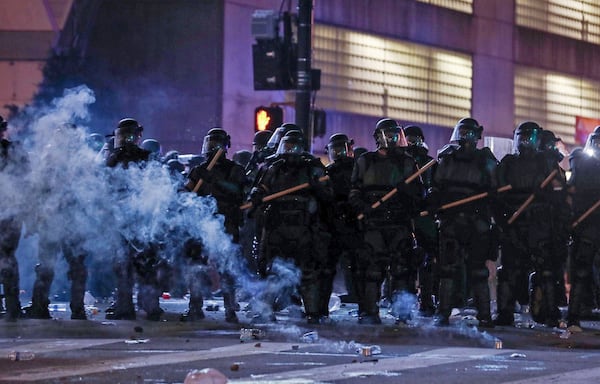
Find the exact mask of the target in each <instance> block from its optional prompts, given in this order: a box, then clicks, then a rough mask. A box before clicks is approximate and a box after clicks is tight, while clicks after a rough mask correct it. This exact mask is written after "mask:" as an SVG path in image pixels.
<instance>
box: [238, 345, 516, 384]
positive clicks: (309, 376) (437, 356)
mask: <svg viewBox="0 0 600 384" xmlns="http://www.w3.org/2000/svg"><path fill="white" fill-rule="evenodd" d="M505 353H511V351H510V350H506V349H486V348H440V349H434V350H431V351H427V352H420V353H414V354H411V355H408V356H402V357H392V358H381V359H378V360H377V362H376V363H375V362H373V363H371V364H369V363H368V362H363V363H361V364H356V363H349V364H339V365H329V366H326V367H319V368H310V369H299V370H294V371H287V372H279V373H273V374H268V375H252V378H248V379H241V380H230V382H231V383H236V384H242V383H254V384H256V383H262V384H266V383H286V382H290V380H302V381H300V382H301V383H307V384H308V383H317V382H322V381H335V380H343V379H349V378H356V377H368V376H397V372H399V371H403V370H407V369H415V368H424V367H431V366H434V365H442V364H452V363H460V362H464V361H469V360H477V359H485V358H488V357H492V356H495V355H499V354H505ZM375 357H376V356H375ZM296 382H298V381H296Z"/></svg>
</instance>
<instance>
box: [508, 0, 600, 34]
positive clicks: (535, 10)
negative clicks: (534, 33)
mask: <svg viewBox="0 0 600 384" xmlns="http://www.w3.org/2000/svg"><path fill="white" fill-rule="evenodd" d="M516 23H517V25H520V26H523V27H528V28H533V29H538V30H541V31H546V32H549V33H554V34H557V35H562V36H567V37H570V38H573V39H577V40H583V41H588V42H590V43H594V44H600V2H598V0H545V1H541V0H516Z"/></svg>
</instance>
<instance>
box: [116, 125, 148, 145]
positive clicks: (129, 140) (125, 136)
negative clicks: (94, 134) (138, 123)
mask: <svg viewBox="0 0 600 384" xmlns="http://www.w3.org/2000/svg"><path fill="white" fill-rule="evenodd" d="M141 139H142V131H141V130H137V129H128V128H117V130H116V132H115V148H121V147H124V146H125V145H139V144H140V141H141Z"/></svg>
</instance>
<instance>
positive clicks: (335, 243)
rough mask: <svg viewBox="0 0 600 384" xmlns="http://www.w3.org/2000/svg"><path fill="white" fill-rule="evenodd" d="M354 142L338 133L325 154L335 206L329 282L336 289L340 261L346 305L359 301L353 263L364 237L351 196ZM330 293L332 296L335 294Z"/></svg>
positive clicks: (333, 210) (331, 217) (331, 207)
mask: <svg viewBox="0 0 600 384" xmlns="http://www.w3.org/2000/svg"><path fill="white" fill-rule="evenodd" d="M353 144H354V140H351V139H349V138H348V136H347V135H346V134H343V133H336V134H333V135H331V137H330V138H329V142H328V143H327V146H326V147H325V151H326V152H327V155H328V156H329V164H328V165H327V167H326V169H327V175H329V180H330V182H331V186H332V188H333V198H334V201H333V204H331V205H330V206H329V211H330V212H329V220H330V232H331V235H332V237H331V243H330V245H329V255H328V258H329V266H328V268H327V269H328V271H329V272H330V274H329V276H327V278H328V279H330V280H331V289H333V277H334V275H333V273H332V272H334V271H335V268H336V265H337V264H338V262H339V265H340V269H341V272H342V275H343V277H344V283H345V286H346V291H347V293H346V295H343V296H342V297H340V298H341V299H342V301H343V302H346V303H349V302H352V303H356V302H358V299H357V295H356V292H355V290H354V284H353V282H352V275H353V273H352V263H353V262H354V260H355V257H354V252H356V250H357V249H358V248H359V246H360V236H359V233H358V223H357V218H356V217H357V215H358V214H359V212H356V210H355V209H354V208H353V207H352V205H351V204H350V202H349V200H348V197H349V195H350V179H351V178H352V170H353V169H354V150H353ZM331 289H330V291H329V295H326V296H327V297H329V296H330V295H331Z"/></svg>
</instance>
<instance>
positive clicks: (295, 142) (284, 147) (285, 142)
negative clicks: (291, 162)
mask: <svg viewBox="0 0 600 384" xmlns="http://www.w3.org/2000/svg"><path fill="white" fill-rule="evenodd" d="M303 151H304V143H303V142H302V140H300V139H299V138H297V137H292V136H290V137H284V138H282V139H281V142H280V143H279V147H277V152H276V153H277V154H278V155H286V154H288V155H299V154H301V153H302V152H303Z"/></svg>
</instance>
